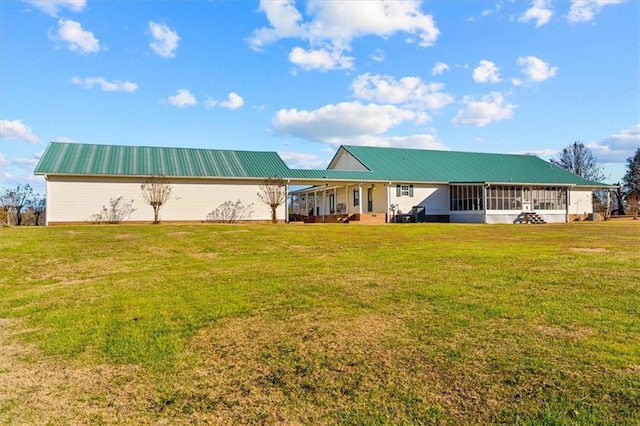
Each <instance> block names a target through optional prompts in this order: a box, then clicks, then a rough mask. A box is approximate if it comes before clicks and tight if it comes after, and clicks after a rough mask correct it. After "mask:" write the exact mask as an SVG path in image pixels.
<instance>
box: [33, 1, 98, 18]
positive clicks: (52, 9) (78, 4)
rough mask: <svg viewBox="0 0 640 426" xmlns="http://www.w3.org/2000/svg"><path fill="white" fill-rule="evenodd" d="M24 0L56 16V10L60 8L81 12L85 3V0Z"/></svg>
mask: <svg viewBox="0 0 640 426" xmlns="http://www.w3.org/2000/svg"><path fill="white" fill-rule="evenodd" d="M26 2H27V3H29V4H31V5H33V6H35V7H37V8H38V9H40V10H42V11H43V12H45V13H47V14H49V15H51V16H57V15H58V11H60V10H62V9H67V10H70V11H71V12H82V9H84V7H85V6H86V5H87V0H26Z"/></svg>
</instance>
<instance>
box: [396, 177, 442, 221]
mask: <svg viewBox="0 0 640 426" xmlns="http://www.w3.org/2000/svg"><path fill="white" fill-rule="evenodd" d="M397 185H398V184H395V183H394V184H392V185H391V200H390V204H397V205H398V209H397V210H396V212H397V211H398V210H400V211H401V212H402V213H409V211H410V210H411V209H412V208H413V206H423V207H424V210H425V214H426V215H446V214H449V186H448V185H413V197H409V196H401V197H398V196H397V195H396V193H397V190H396V186H397ZM401 185H402V184H401ZM405 185H408V184H405Z"/></svg>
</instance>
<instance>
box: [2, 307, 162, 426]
mask: <svg viewBox="0 0 640 426" xmlns="http://www.w3.org/2000/svg"><path fill="white" fill-rule="evenodd" d="M19 326H20V324H19V321H16V320H7V319H0V347H1V348H2V350H1V351H0V423H2V424H44V423H47V424H89V423H112V424H114V423H131V422H133V420H134V418H132V417H130V416H131V414H132V413H136V412H142V411H144V409H145V408H146V406H147V405H148V403H149V401H150V400H152V399H153V398H152V397H151V396H149V393H148V389H150V386H149V383H145V381H144V380H141V377H140V371H141V369H140V367H136V366H113V365H92V366H83V365H81V364H79V363H68V362H61V361H58V360H56V359H55V358H47V357H44V356H43V354H42V353H41V352H40V351H39V350H37V349H36V348H35V347H34V346H31V345H28V344H24V343H19V342H18V341H17V340H16V339H14V338H13V337H14V334H15V333H16V330H17V329H19V328H20V327H19ZM149 420H151V419H149V418H147V419H145V418H144V417H142V418H139V422H141V423H149Z"/></svg>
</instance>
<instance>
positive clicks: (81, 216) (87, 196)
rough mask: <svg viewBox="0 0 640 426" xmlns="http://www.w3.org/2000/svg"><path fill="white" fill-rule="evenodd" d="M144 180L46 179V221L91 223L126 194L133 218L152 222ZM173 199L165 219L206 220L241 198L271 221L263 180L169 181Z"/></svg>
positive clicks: (164, 212) (258, 216)
mask: <svg viewBox="0 0 640 426" xmlns="http://www.w3.org/2000/svg"><path fill="white" fill-rule="evenodd" d="M143 182H144V179H128V178H94V177H84V178H83V177H60V176H49V177H48V181H47V202H48V205H47V222H88V221H91V217H92V216H93V215H95V214H97V213H98V212H99V211H100V210H101V209H102V206H105V205H106V206H108V205H109V200H110V199H111V198H118V197H120V196H123V197H124V199H125V200H127V201H128V200H134V202H133V207H134V208H135V209H136V211H135V212H134V213H133V214H132V215H131V216H130V217H129V220H130V221H148V222H151V221H153V209H152V208H151V206H149V205H148V204H146V203H145V201H144V199H143V198H142V192H141V191H140V185H141V184H142V183H143ZM170 183H171V186H172V187H173V191H172V194H171V199H170V200H169V201H168V202H167V203H166V205H165V206H164V207H163V208H162V209H161V210H160V219H161V220H163V221H204V220H205V219H206V217H207V214H209V213H210V212H212V211H213V210H215V209H216V208H217V207H218V206H219V205H220V204H222V203H224V202H226V201H233V202H235V201H236V200H238V199H239V200H240V201H241V202H242V203H243V204H244V205H245V206H248V205H249V204H252V203H253V214H252V215H251V217H250V219H251V220H269V219H270V218H271V210H270V208H269V207H268V206H266V205H264V204H262V203H260V202H259V201H258V197H257V193H258V190H259V189H258V186H259V184H260V183H261V182H255V183H251V182H233V181H214V180H197V179H172V180H170ZM284 211H285V210H284V205H283V206H280V208H279V209H278V211H277V213H278V219H279V220H283V219H284Z"/></svg>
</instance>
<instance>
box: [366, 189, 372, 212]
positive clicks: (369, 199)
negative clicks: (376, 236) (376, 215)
mask: <svg viewBox="0 0 640 426" xmlns="http://www.w3.org/2000/svg"><path fill="white" fill-rule="evenodd" d="M367 211H368V212H372V211H373V188H368V189H367Z"/></svg>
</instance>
